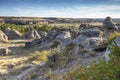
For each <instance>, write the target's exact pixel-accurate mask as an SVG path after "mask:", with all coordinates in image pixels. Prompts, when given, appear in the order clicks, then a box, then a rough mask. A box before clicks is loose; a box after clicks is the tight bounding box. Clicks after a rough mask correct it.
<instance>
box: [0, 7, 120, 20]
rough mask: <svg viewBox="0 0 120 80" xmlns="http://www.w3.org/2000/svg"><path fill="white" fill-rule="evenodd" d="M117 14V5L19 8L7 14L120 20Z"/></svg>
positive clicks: (119, 8)
mask: <svg viewBox="0 0 120 80" xmlns="http://www.w3.org/2000/svg"><path fill="white" fill-rule="evenodd" d="M0 12H1V11H0ZM119 14H120V6H119V5H98V6H95V5H94V6H74V7H70V8H52V7H50V8H43V7H20V8H15V9H14V11H11V12H9V15H12V16H31V17H66V18H105V17H106V16H111V17H114V18H120V15H119ZM6 15H8V14H6Z"/></svg>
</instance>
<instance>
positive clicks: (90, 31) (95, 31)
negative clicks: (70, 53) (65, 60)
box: [81, 29, 103, 37]
mask: <svg viewBox="0 0 120 80" xmlns="http://www.w3.org/2000/svg"><path fill="white" fill-rule="evenodd" d="M81 34H83V35H85V36H87V37H99V36H103V32H102V31H100V30H98V29H84V30H81Z"/></svg>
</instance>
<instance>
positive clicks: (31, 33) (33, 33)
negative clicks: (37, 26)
mask: <svg viewBox="0 0 120 80" xmlns="http://www.w3.org/2000/svg"><path fill="white" fill-rule="evenodd" d="M24 37H25V38H26V39H40V38H41V37H40V35H39V34H38V32H37V31H36V30H34V29H30V30H29V31H28V32H27V33H26V34H25V36H24Z"/></svg>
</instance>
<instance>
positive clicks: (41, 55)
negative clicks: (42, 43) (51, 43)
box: [29, 51, 50, 63]
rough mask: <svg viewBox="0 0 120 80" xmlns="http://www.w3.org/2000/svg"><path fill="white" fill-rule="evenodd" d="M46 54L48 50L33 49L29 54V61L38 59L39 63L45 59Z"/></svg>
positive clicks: (48, 53) (48, 52)
mask: <svg viewBox="0 0 120 80" xmlns="http://www.w3.org/2000/svg"><path fill="white" fill-rule="evenodd" d="M48 55H50V51H42V52H39V51H35V52H34V53H31V54H30V55H29V61H37V62H38V61H39V63H40V62H44V61H47V57H48Z"/></svg>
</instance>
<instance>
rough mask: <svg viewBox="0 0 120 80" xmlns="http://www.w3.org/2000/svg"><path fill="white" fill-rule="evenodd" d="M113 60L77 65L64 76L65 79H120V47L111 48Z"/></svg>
mask: <svg viewBox="0 0 120 80" xmlns="http://www.w3.org/2000/svg"><path fill="white" fill-rule="evenodd" d="M110 56H111V60H110V61H109V62H108V63H107V64H106V62H105V61H101V62H100V63H98V64H92V65H91V66H90V67H77V68H75V69H73V70H72V71H70V72H68V73H67V74H65V75H64V76H63V80H120V58H119V56H120V48H119V47H118V46H115V47H113V48H112V50H111V55H110Z"/></svg>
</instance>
